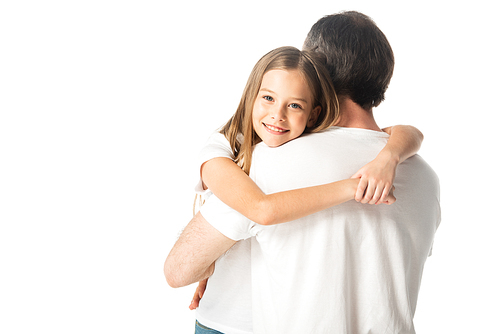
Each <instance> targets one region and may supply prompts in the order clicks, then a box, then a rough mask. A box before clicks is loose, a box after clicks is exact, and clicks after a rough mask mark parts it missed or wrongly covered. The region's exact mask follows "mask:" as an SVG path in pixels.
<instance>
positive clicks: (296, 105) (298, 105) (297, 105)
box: [290, 103, 302, 109]
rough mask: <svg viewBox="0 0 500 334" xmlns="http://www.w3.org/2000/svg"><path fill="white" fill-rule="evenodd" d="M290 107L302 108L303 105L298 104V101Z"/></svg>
mask: <svg viewBox="0 0 500 334" xmlns="http://www.w3.org/2000/svg"><path fill="white" fill-rule="evenodd" d="M290 108H293V109H302V107H301V106H300V104H297V103H292V104H290Z"/></svg>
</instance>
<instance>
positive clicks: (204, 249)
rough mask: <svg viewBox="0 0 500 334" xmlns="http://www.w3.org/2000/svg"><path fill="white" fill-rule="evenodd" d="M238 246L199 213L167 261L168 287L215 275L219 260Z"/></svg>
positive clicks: (165, 268)
mask: <svg viewBox="0 0 500 334" xmlns="http://www.w3.org/2000/svg"><path fill="white" fill-rule="evenodd" d="M235 243H236V241H235V240H232V239H230V238H228V237H226V236H224V235H223V234H222V233H220V232H219V231H218V230H216V229H215V228H214V227H213V226H212V225H210V224H209V223H208V222H207V221H206V220H205V218H203V216H202V215H201V214H200V213H199V212H198V214H196V216H195V217H194V218H193V219H192V220H191V221H190V222H189V224H188V225H187V226H186V228H185V229H184V231H183V232H182V234H181V236H180V237H179V239H178V240H177V242H176V243H175V245H174V247H173V248H172V250H171V251H170V254H168V257H167V259H166V260H165V266H164V273H165V278H166V279H167V282H168V284H169V285H170V286H171V287H173V288H179V287H182V286H186V285H189V284H191V283H195V282H198V281H201V280H203V279H205V278H207V277H209V276H210V275H212V273H213V271H214V268H215V260H217V259H218V258H219V256H221V255H222V254H224V253H225V252H226V251H227V250H228V249H229V248H231V247H232V246H233V245H234V244H235Z"/></svg>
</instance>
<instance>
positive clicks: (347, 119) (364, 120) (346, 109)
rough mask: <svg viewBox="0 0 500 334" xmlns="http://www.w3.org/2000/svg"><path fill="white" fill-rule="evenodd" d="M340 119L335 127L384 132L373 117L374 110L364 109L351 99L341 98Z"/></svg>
mask: <svg viewBox="0 0 500 334" xmlns="http://www.w3.org/2000/svg"><path fill="white" fill-rule="evenodd" d="M339 107H340V119H339V121H338V122H337V123H336V124H335V126H340V127H345V128H360V129H367V130H374V131H382V130H381V129H380V128H379V127H378V125H377V123H376V122H375V118H374V117H373V112H372V109H370V110H366V109H363V108H362V107H361V106H360V105H359V104H357V103H355V102H354V101H353V100H351V99H350V98H349V97H346V96H339Z"/></svg>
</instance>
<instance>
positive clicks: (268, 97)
mask: <svg viewBox="0 0 500 334" xmlns="http://www.w3.org/2000/svg"><path fill="white" fill-rule="evenodd" d="M264 100H267V101H269V102H273V101H274V100H273V98H272V97H270V96H268V95H266V96H264Z"/></svg>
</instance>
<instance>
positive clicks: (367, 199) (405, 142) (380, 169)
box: [352, 125, 424, 204]
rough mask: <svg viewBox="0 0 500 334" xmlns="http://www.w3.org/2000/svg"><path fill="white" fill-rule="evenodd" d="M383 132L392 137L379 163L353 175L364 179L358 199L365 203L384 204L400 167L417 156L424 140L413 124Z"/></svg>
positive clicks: (379, 157)
mask: <svg viewBox="0 0 500 334" xmlns="http://www.w3.org/2000/svg"><path fill="white" fill-rule="evenodd" d="M383 130H384V131H385V132H387V133H388V134H389V135H390V137H389V140H388V141H387V145H386V146H385V147H384V148H383V149H382V151H380V153H379V154H378V155H377V157H376V158H375V160H373V161H372V162H370V163H368V164H367V165H365V166H363V167H362V168H361V169H360V170H359V171H357V172H356V174H354V175H353V176H352V177H353V178H359V179H360V181H359V185H358V189H357V191H356V197H355V199H356V201H358V202H361V203H369V204H380V203H383V202H384V201H385V200H386V199H387V195H388V194H389V191H390V190H391V189H392V184H393V182H394V177H395V176H396V168H397V166H398V165H399V164H400V163H401V162H403V161H405V160H406V159H408V158H409V157H411V156H413V155H415V154H416V153H417V152H418V150H419V149H420V146H421V144H422V141H423V140H424V136H423V134H422V133H421V132H420V131H419V130H418V129H417V128H415V127H413V126H409V125H396V126H392V127H388V128H385V129H383Z"/></svg>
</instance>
